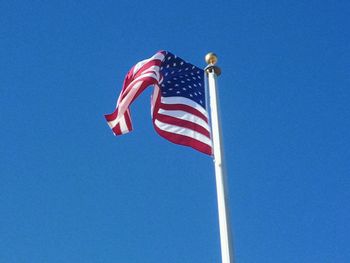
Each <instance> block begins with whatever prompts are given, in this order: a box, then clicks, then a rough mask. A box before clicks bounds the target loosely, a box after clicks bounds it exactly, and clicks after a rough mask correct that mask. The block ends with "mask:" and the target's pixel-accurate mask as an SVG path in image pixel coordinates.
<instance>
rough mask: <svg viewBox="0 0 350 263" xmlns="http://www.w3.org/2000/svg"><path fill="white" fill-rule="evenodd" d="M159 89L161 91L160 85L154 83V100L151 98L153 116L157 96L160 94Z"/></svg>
mask: <svg viewBox="0 0 350 263" xmlns="http://www.w3.org/2000/svg"><path fill="white" fill-rule="evenodd" d="M159 91H160V88H159V86H158V85H157V84H156V85H154V90H153V94H152V100H151V116H152V117H153V110H154V106H155V104H156V101H157V98H158V96H159Z"/></svg>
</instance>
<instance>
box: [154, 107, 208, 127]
mask: <svg viewBox="0 0 350 263" xmlns="http://www.w3.org/2000/svg"><path fill="white" fill-rule="evenodd" d="M158 113H160V114H163V115H167V116H171V117H175V118H177V119H181V120H186V121H190V122H193V123H195V124H198V125H200V126H202V127H203V128H204V129H206V130H207V131H208V132H210V128H209V125H208V123H206V122H205V121H204V120H203V119H202V118H199V117H197V116H196V115H193V114H191V113H188V112H186V111H182V110H163V109H159V111H158Z"/></svg>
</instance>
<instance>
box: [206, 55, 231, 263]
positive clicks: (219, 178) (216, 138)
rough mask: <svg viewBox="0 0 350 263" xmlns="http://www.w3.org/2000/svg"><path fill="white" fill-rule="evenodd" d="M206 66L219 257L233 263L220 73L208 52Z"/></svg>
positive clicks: (214, 57)
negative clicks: (219, 100) (220, 110)
mask: <svg viewBox="0 0 350 263" xmlns="http://www.w3.org/2000/svg"><path fill="white" fill-rule="evenodd" d="M205 60H206V62H207V64H208V66H207V67H206V68H205V71H206V73H207V75H208V86H209V98H210V117H211V118H210V119H211V130H212V141H213V156H214V166H215V179H216V192H217V201H218V214H219V227H220V243H221V259H222V263H234V254H233V251H234V250H233V242H232V234H231V229H230V219H229V207H228V193H227V178H226V170H225V166H224V156H223V144H222V140H221V137H222V134H221V125H220V116H219V103H218V91H217V83H216V78H217V76H219V75H220V74H221V70H220V68H219V67H217V66H215V63H216V62H217V56H216V55H215V54H214V53H208V54H207V55H206V56H205Z"/></svg>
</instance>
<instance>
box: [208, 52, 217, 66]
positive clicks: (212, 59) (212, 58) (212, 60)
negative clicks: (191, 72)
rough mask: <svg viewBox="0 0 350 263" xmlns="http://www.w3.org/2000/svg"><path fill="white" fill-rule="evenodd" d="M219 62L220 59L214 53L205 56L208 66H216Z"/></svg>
mask: <svg viewBox="0 0 350 263" xmlns="http://www.w3.org/2000/svg"><path fill="white" fill-rule="evenodd" d="M217 61H218V57H217V56H216V54H215V53H213V52H210V53H208V54H207V55H206V56H205V62H207V64H210V65H215V63H216V62H217Z"/></svg>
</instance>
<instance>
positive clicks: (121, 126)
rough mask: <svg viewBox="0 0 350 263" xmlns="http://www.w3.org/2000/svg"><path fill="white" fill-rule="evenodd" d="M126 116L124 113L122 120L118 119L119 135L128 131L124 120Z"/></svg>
mask: <svg viewBox="0 0 350 263" xmlns="http://www.w3.org/2000/svg"><path fill="white" fill-rule="evenodd" d="M126 114H127V112H125V114H124V115H123V118H121V119H120V122H119V125H120V131H121V133H123V134H124V133H128V132H129V129H128V126H127V125H126V120H125V115H126Z"/></svg>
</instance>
